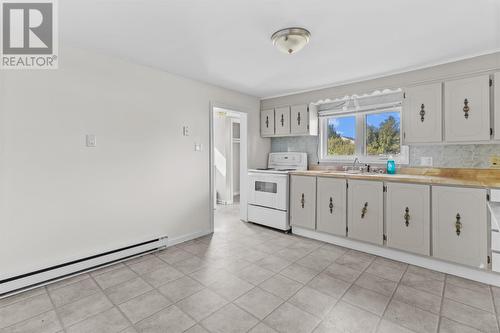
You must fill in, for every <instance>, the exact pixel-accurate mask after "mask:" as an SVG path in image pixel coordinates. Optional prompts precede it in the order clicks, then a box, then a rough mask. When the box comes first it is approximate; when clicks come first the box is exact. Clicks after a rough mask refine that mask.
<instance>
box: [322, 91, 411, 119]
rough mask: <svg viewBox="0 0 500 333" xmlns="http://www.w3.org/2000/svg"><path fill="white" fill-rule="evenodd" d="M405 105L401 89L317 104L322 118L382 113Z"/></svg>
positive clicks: (345, 97) (346, 97)
mask: <svg viewBox="0 0 500 333" xmlns="http://www.w3.org/2000/svg"><path fill="white" fill-rule="evenodd" d="M402 103H403V91H402V90H401V89H395V90H390V89H386V90H383V91H380V90H377V91H374V92H373V93H371V94H364V95H351V96H344V97H342V98H336V99H334V100H325V101H321V102H319V103H317V106H318V115H319V116H320V117H327V116H332V115H335V114H339V113H354V112H367V111H380V110H385V109H391V108H394V107H399V106H401V105H402Z"/></svg>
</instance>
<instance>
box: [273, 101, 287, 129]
mask: <svg viewBox="0 0 500 333" xmlns="http://www.w3.org/2000/svg"><path fill="white" fill-rule="evenodd" d="M274 114H275V116H276V118H275V122H276V132H275V134H276V135H286V134H290V107H289V106H286V107H283V108H276V109H275V110H274Z"/></svg>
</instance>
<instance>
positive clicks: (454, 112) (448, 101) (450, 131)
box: [444, 75, 490, 142]
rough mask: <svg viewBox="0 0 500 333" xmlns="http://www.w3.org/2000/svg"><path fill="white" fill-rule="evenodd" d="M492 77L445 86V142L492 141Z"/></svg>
mask: <svg viewBox="0 0 500 333" xmlns="http://www.w3.org/2000/svg"><path fill="white" fill-rule="evenodd" d="M489 82H490V78H489V76H488V75H482V76H476V77H471V78H466V79H460V80H453V81H446V82H445V83H444V91H445V97H444V105H445V112H444V113H445V120H444V121H445V123H444V127H445V139H446V141H448V142H471V141H487V140H489V139H490V95H489V92H490V86H489Z"/></svg>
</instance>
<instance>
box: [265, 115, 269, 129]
mask: <svg viewBox="0 0 500 333" xmlns="http://www.w3.org/2000/svg"><path fill="white" fill-rule="evenodd" d="M266 127H267V128H269V116H266Z"/></svg>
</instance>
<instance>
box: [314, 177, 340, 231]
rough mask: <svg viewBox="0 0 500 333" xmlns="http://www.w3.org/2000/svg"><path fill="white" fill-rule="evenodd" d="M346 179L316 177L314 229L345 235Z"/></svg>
mask: <svg viewBox="0 0 500 333" xmlns="http://www.w3.org/2000/svg"><path fill="white" fill-rule="evenodd" d="M346 183H347V182H346V180H345V179H335V178H322V177H318V181H317V186H318V191H317V197H316V212H317V221H316V229H317V230H318V231H322V232H327V233H331V234H335V235H339V236H345V235H346V226H347V224H346V223H347V221H346V215H347V214H346V213H347V207H346Z"/></svg>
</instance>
